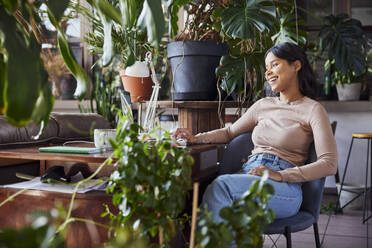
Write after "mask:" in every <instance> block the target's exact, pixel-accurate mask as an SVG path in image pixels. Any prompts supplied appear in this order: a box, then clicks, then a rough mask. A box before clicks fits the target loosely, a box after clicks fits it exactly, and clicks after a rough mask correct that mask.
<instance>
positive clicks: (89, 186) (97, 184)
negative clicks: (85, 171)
mask: <svg viewBox="0 0 372 248" xmlns="http://www.w3.org/2000/svg"><path fill="white" fill-rule="evenodd" d="M75 186H76V185H72V184H62V183H61V184H60V183H54V184H50V183H42V182H41V181H40V177H35V178H34V179H32V180H30V181H25V182H21V183H14V184H7V185H2V186H1V187H3V188H16V189H36V190H45V191H53V192H60V193H69V194H72V193H73V192H74V190H75ZM105 189H106V183H102V181H101V180H99V179H92V180H90V181H88V182H87V183H84V184H82V185H81V186H80V187H79V189H78V190H77V193H86V192H88V191H92V190H100V191H104V190H105Z"/></svg>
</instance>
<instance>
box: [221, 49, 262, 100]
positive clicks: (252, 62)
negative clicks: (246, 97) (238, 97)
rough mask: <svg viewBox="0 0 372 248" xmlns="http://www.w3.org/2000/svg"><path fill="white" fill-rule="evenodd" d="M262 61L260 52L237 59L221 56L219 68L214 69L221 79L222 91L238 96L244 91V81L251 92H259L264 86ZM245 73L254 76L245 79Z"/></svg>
mask: <svg viewBox="0 0 372 248" xmlns="http://www.w3.org/2000/svg"><path fill="white" fill-rule="evenodd" d="M263 61H264V53H263V52H260V51H253V52H252V53H249V54H245V55H242V56H239V57H232V56H223V57H222V58H221V61H220V64H221V65H220V67H218V68H217V69H216V74H217V76H220V77H221V78H223V80H222V84H221V87H222V89H223V90H224V91H226V93H227V94H231V93H232V92H234V91H235V92H237V93H238V94H240V93H242V92H243V91H244V88H245V87H244V81H246V83H247V84H249V88H250V90H251V91H253V92H259V91H260V90H261V89H262V87H263V85H264V71H265V65H264V62H263ZM246 73H248V74H250V75H254V76H251V77H250V78H247V77H246ZM247 80H248V82H247ZM247 86H248V85H247Z"/></svg>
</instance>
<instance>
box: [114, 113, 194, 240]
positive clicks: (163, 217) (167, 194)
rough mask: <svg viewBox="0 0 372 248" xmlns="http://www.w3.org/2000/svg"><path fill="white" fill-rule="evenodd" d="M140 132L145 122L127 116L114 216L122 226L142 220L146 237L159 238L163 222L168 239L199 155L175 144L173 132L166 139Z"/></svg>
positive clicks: (118, 151)
mask: <svg viewBox="0 0 372 248" xmlns="http://www.w3.org/2000/svg"><path fill="white" fill-rule="evenodd" d="M140 133H141V128H140V126H138V125H137V124H136V123H132V124H131V123H130V121H129V120H128V119H127V118H126V117H121V121H120V124H119V126H118V128H117V136H116V139H115V141H113V142H112V146H113V148H114V156H115V157H117V158H119V160H118V162H117V170H116V171H115V172H113V173H112V175H111V177H110V182H109V186H108V189H107V191H108V192H109V193H112V194H113V204H114V205H116V206H118V208H119V213H118V214H117V215H114V214H112V213H110V216H111V219H112V222H113V224H116V225H118V226H120V225H121V224H125V225H126V226H128V225H135V226H139V227H140V228H141V230H142V234H143V235H145V237H153V238H154V237H155V236H156V235H158V233H159V229H160V227H161V228H162V230H164V231H163V234H164V244H167V243H168V242H169V241H170V239H171V237H172V236H173V235H174V234H175V226H176V224H177V217H178V215H179V214H180V213H181V211H182V210H183V208H184V205H185V199H186V195H187V191H188V190H189V189H190V188H191V165H192V164H193V159H192V157H191V155H189V154H188V153H187V150H185V149H182V148H178V147H175V146H172V145H171V140H170V136H169V133H168V134H166V135H165V137H164V139H163V140H159V139H153V138H152V137H150V136H148V135H145V134H144V135H143V136H142V137H141V138H139V137H140ZM135 229H136V228H135ZM154 246H156V245H155V244H154Z"/></svg>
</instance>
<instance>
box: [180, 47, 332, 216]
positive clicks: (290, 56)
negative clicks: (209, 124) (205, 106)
mask: <svg viewBox="0 0 372 248" xmlns="http://www.w3.org/2000/svg"><path fill="white" fill-rule="evenodd" d="M265 63H266V69H267V71H266V80H267V81H268V82H269V84H270V85H271V87H272V90H273V91H275V92H278V93H279V94H280V96H279V97H266V98H263V99H261V100H259V101H257V102H256V103H254V104H253V105H252V106H251V107H250V108H249V109H248V110H247V112H246V113H245V114H244V115H243V116H242V117H241V118H240V119H239V120H237V121H236V122H235V123H234V124H233V125H231V126H229V127H226V128H221V129H217V130H214V131H210V132H206V133H200V134H197V135H196V136H193V135H191V132H190V131H188V130H184V129H178V130H177V131H176V133H175V136H176V138H177V137H182V138H184V139H187V140H191V141H193V142H200V143H212V142H219V143H220V142H222V143H223V142H225V143H227V142H229V141H231V140H232V139H233V138H234V137H237V136H238V135H240V134H242V133H245V132H248V131H252V141H253V144H254V149H253V151H252V154H251V156H250V158H249V160H248V162H246V163H245V164H244V165H243V166H242V169H241V171H240V172H239V173H237V174H231V175H222V176H219V177H218V178H217V179H216V180H214V181H213V182H212V184H210V185H209V186H208V188H207V190H206V191H205V193H204V197H203V204H206V205H207V206H208V210H209V211H211V212H212V217H213V219H214V220H215V221H218V222H219V221H221V220H222V219H221V217H220V216H219V211H220V209H222V208H223V207H225V206H229V205H231V204H232V202H233V201H234V200H236V199H238V198H240V197H241V196H242V194H243V193H244V192H245V191H246V190H248V189H249V187H250V185H251V184H252V182H253V181H254V180H256V179H257V176H261V175H262V173H263V172H264V171H268V172H269V178H270V179H269V180H268V183H269V184H271V185H272V186H273V187H274V189H275V194H274V195H273V197H272V198H271V200H270V202H269V204H268V206H269V208H271V209H272V210H273V211H274V212H275V215H276V218H286V217H289V216H292V215H294V214H296V213H297V211H298V209H299V207H300V205H301V202H302V191H301V183H302V182H306V181H312V180H315V179H318V178H322V177H325V176H328V175H332V174H335V173H336V169H337V147H336V142H335V139H334V137H333V133H332V129H331V125H330V121H329V118H328V116H327V113H326V111H325V109H324V108H323V106H322V105H321V104H320V103H318V102H316V101H315V100H313V99H311V96H312V93H313V91H312V88H313V87H314V85H315V83H316V82H315V77H314V73H313V71H312V69H311V67H310V65H309V62H308V60H307V57H306V53H305V51H304V50H303V49H302V48H301V47H299V46H297V45H294V44H291V43H280V44H278V45H276V46H274V47H272V48H270V49H269V50H268V51H267V52H266V56H265ZM294 137H295V139H294ZM312 142H314V144H315V148H316V151H317V157H318V160H317V161H316V162H313V163H310V164H306V159H307V157H308V150H309V146H310V144H311V143H312Z"/></svg>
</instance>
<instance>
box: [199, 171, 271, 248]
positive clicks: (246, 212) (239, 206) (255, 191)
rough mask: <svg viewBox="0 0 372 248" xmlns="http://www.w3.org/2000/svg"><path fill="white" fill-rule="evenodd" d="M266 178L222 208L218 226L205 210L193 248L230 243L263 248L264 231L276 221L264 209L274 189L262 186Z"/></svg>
mask: <svg viewBox="0 0 372 248" xmlns="http://www.w3.org/2000/svg"><path fill="white" fill-rule="evenodd" d="M267 178H268V173H267V172H265V173H264V175H263V176H262V177H261V179H260V180H257V181H255V182H254V183H253V184H252V186H251V187H250V189H249V190H248V191H247V192H246V193H244V195H243V196H242V197H241V198H240V199H238V200H236V201H234V202H233V204H232V206H229V207H225V208H222V209H221V210H220V213H219V214H220V216H221V217H222V219H223V221H222V222H221V223H216V222H214V221H213V219H212V218H211V214H210V213H208V212H207V211H206V210H204V212H202V217H201V218H200V220H199V221H198V230H199V232H198V233H197V236H196V240H197V246H196V247H199V248H202V247H205V248H215V247H219V248H223V247H230V245H231V243H232V242H233V241H234V242H235V244H236V246H237V247H241V248H243V247H244V248H246V247H262V245H263V238H262V237H263V234H264V231H265V230H266V227H267V225H268V224H269V223H271V222H273V221H274V219H275V216H274V212H273V211H272V210H271V209H268V207H267V204H268V202H269V200H270V198H271V196H272V195H273V194H274V188H273V187H272V186H271V185H270V184H266V183H265V181H266V180H267Z"/></svg>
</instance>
